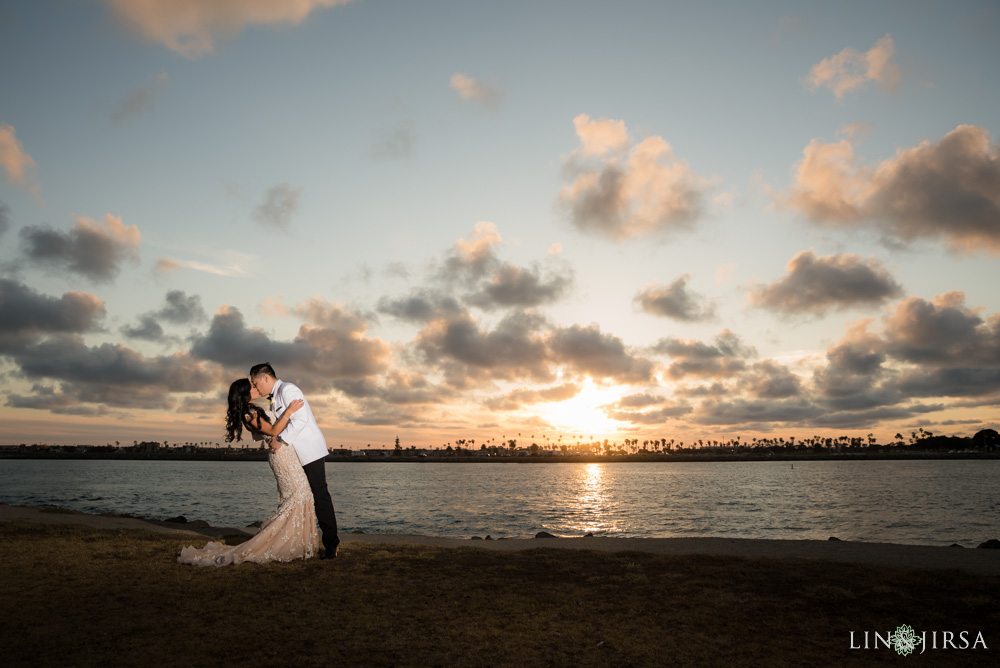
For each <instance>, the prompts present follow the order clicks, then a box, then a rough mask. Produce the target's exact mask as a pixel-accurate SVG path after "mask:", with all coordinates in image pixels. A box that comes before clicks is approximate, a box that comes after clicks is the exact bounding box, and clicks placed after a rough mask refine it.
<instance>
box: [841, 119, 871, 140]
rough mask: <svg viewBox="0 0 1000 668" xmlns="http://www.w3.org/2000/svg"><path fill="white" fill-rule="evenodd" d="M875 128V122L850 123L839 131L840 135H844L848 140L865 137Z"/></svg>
mask: <svg viewBox="0 0 1000 668" xmlns="http://www.w3.org/2000/svg"><path fill="white" fill-rule="evenodd" d="M874 129H875V124H874V123H850V124H848V125H845V126H844V127H842V128H841V129H840V130H838V131H837V134H838V135H844V136H845V137H847V139H848V141H852V142H853V141H855V140H860V139H864V138H865V137H867V136H868V135H870V134H871V133H872V131H873V130H874Z"/></svg>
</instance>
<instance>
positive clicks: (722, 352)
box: [652, 329, 757, 379]
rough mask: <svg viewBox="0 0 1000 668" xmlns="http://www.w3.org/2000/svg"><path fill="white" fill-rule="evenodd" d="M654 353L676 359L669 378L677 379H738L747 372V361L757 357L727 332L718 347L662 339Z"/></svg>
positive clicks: (655, 347) (672, 338)
mask: <svg viewBox="0 0 1000 668" xmlns="http://www.w3.org/2000/svg"><path fill="white" fill-rule="evenodd" d="M652 352H654V353H657V354H660V355H666V356H669V357H671V358H673V360H674V361H673V362H672V363H671V364H670V366H669V367H668V368H667V375H669V376H670V377H671V378H674V379H681V378H687V377H690V376H694V377H698V378H725V377H729V376H735V375H737V374H739V373H740V372H742V371H743V370H744V369H746V366H747V365H746V362H745V361H744V360H746V359H749V358H751V357H755V356H756V355H757V351H756V350H755V349H754V348H753V347H750V346H747V345H746V344H744V343H743V341H742V340H740V337H739V336H737V335H736V334H735V333H733V332H731V331H730V330H728V329H724V330H722V332H721V333H720V334H719V335H718V336H717V337H715V345H709V344H706V343H702V342H701V341H694V340H688V341H684V340H681V339H678V338H675V337H670V338H665V339H660V341H658V342H657V343H656V344H655V345H654V346H653V347H652Z"/></svg>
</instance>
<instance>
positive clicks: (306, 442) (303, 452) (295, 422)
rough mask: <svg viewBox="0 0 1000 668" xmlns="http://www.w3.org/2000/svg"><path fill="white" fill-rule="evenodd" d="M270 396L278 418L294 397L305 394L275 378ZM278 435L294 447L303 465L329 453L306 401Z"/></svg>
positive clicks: (302, 396)
mask: <svg viewBox="0 0 1000 668" xmlns="http://www.w3.org/2000/svg"><path fill="white" fill-rule="evenodd" d="M271 398H272V399H273V400H274V414H275V415H277V416H278V417H279V418H280V417H281V416H282V415H284V413H285V409H286V408H287V407H288V404H290V403H292V402H293V401H294V400H296V399H302V400H305V395H303V394H302V390H300V389H299V388H298V387H296V386H295V385H292V384H291V383H286V382H284V381H283V380H276V381H274V387H273V388H272V389H271ZM279 436H280V437H281V440H282V441H284V442H285V443H289V444H291V446H292V447H293V448H295V454H297V455H298V456H299V461H300V462H301V463H302V465H303V466H305V465H306V464H308V463H309V462H314V461H316V460H317V459H322V458H323V457H326V456H327V454H329V453H328V452H327V449H326V438H325V437H324V436H323V432H322V431H320V429H319V425H318V424H316V418H315V416H313V412H312V408H311V407H310V406H309V402H308V401H306V404H305V406H303V407H302V408H300V409H299V410H297V411H295V412H294V413H292V414H291V415H290V416H289V418H288V426H287V427H285V429H284V430H283V431H282V432H281V434H279Z"/></svg>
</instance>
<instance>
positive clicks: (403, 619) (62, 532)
mask: <svg viewBox="0 0 1000 668" xmlns="http://www.w3.org/2000/svg"><path fill="white" fill-rule="evenodd" d="M245 538H246V536H245V535H244V536H240V537H236V536H234V537H233V538H232V539H231V540H233V541H237V542H238V541H239V540H244V539H245ZM200 541H201V537H194V538H193V537H192V535H190V534H188V535H182V534H171V533H154V532H152V531H146V530H141V529H96V528H92V527H88V526H83V525H70V524H37V523H29V522H24V521H4V522H0V564H2V571H3V576H2V577H0V601H2V602H3V605H2V606H0V657H2V658H0V661H2V663H3V665H5V666H29V665H31V666H81V665H82V666H91V665H93V666H119V665H122V666H126V665H128V666H131V665H135V666H139V665H141V666H149V665H156V666H175V665H176V666H216V665H245V666H251V667H252V666H313V665H328V666H665V665H698V666H733V665H738V666H742V665H763V666H782V665H787V666H833V665H876V664H886V665H911V664H912V665H940V666H956V665H983V666H986V665H990V666H992V665H997V655H996V652H997V647H995V645H997V644H998V643H1000V632H998V631H1000V609H998V602H1000V578H998V577H996V576H990V575H975V574H972V573H968V572H966V571H959V570H955V569H935V568H898V567H890V566H876V565H861V564H852V563H841V562H830V561H824V560H820V559H795V558H772V557H767V558H742V557H736V556H724V555H718V554H717V555H697V554H694V555H692V554H684V555H669V554H651V553H647V552H639V551H620V552H603V551H596V550H580V549H573V550H566V549H550V548H538V549H527V550H517V551H497V550H487V549H481V548H477V547H474V546H471V545H470V546H469V547H464V546H462V547H441V546H437V545H419V544H392V543H376V542H372V543H368V542H362V541H352V542H347V543H345V544H344V546H343V547H342V548H341V555H340V557H339V558H338V559H336V560H334V561H319V560H309V561H305V562H296V563H291V564H268V565H264V566H258V565H253V564H244V565H241V566H238V567H229V568H224V569H204V568H196V567H191V566H180V565H178V564H177V563H176V561H175V560H176V556H177V553H178V552H179V551H180V548H181V547H183V546H185V545H188V544H192V543H199V542H200ZM476 542H478V541H476ZM469 543H470V544H472V545H474V542H473V541H469ZM956 549H957V548H956ZM904 624H906V625H909V626H910V627H912V628H913V629H914V630H915V631H916V632H917V634H918V635H919V634H920V633H922V632H926V634H927V635H926V637H927V639H928V644H930V642H931V640H932V639H933V638H935V637H936V638H937V644H938V646H939V647H941V646H942V645H943V638H944V636H943V635H942V634H943V633H944V632H949V633H953V634H955V635H954V636H953V644H954V646H955V648H951V647H949V648H948V649H937V650H934V649H931V648H928V649H927V650H926V651H925V652H924V653H923V654H919V652H920V649H921V648H920V647H919V646H918V648H917V649H916V651H915V652H914V653H913V654H912V655H910V656H908V657H903V656H900V655H898V654H897V652H896V651H895V650H894V649H892V648H886V647H884V646H880V647H879V648H878V649H874V648H871V647H872V643H873V642H874V634H875V632H879V633H880V634H881V635H882V636H883V637H885V636H888V635H889V634H891V633H893V632H894V631H895V630H896V629H897V628H898V627H899V626H901V625H904ZM963 631H965V632H966V635H965V637H966V638H967V644H968V649H960V648H959V647H960V646H961V638H962V636H961V632H963ZM852 632H853V633H854V635H853V645H854V646H855V647H863V645H864V638H865V632H868V637H869V647H870V649H867V650H866V649H851V646H852V636H851V633H852ZM932 633H936V636H932ZM978 634H981V637H982V642H980V643H978V645H977V646H976V647H975V648H973V644H974V643H976V640H977V638H978V637H979V635H978ZM983 643H985V645H986V648H983V646H982V645H983Z"/></svg>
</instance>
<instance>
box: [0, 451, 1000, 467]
mask: <svg viewBox="0 0 1000 668" xmlns="http://www.w3.org/2000/svg"><path fill="white" fill-rule="evenodd" d="M387 452H390V451H387ZM0 459H41V460H59V461H63V460H81V459H84V460H114V461H173V462H177V461H223V462H264V461H267V451H265V450H258V449H254V450H225V449H219V450H215V451H204V452H198V453H192V452H157V453H107V452H95V453H89V452H0ZM917 460H959V461H965V460H1000V453H996V452H969V453H935V452H897V453H885V452H879V453H823V454H775V455H755V454H718V453H712V454H704V455H701V454H683V455H541V456H504V457H492V456H482V455H464V454H463V455H461V456H456V455H441V456H425V457H414V456H407V455H402V456H395V455H391V454H389V455H386V456H364V457H358V456H347V455H328V456H327V458H326V461H327V462H344V463H357V464H392V463H421V464H427V463H444V464H473V463H475V464H614V463H639V462H642V463H651V462H793V463H794V462H812V461H917Z"/></svg>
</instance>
